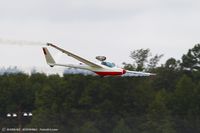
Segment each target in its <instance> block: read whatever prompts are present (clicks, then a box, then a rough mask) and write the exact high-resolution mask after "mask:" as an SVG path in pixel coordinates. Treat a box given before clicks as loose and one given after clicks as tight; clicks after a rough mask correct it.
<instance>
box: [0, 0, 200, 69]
mask: <svg viewBox="0 0 200 133" xmlns="http://www.w3.org/2000/svg"><path fill="white" fill-rule="evenodd" d="M199 7H200V1H199V0H0V38H3V39H15V40H27V41H41V42H53V43H55V44H58V45H59V46H61V47H63V48H65V49H66V50H69V51H72V52H75V53H78V54H79V55H81V56H83V57H86V58H88V59H90V60H92V61H94V60H95V58H94V57H95V56H97V55H105V56H107V58H108V60H111V61H113V62H116V63H117V64H118V65H119V66H121V64H122V62H131V59H130V57H129V55H130V51H132V50H135V49H139V48H150V49H151V51H152V53H154V54H155V53H158V54H164V55H165V56H164V58H163V60H162V61H163V62H164V61H165V60H166V59H168V58H170V57H175V58H177V59H180V58H181V56H182V55H183V54H184V53H186V52H187V50H188V49H189V48H192V47H193V46H194V45H195V44H196V43H199V42H200V8H199ZM51 51H52V49H51ZM52 52H53V54H54V55H55V54H57V53H56V51H55V50H54V51H52ZM56 56H57V55H56ZM0 62H1V66H36V67H37V66H40V67H41V66H42V67H48V66H47V65H46V63H45V60H44V57H43V53H42V51H41V46H16V45H15V46H14V45H0ZM60 62H61V63H73V60H71V59H70V58H68V57H67V56H65V55H63V56H62V57H61V59H60Z"/></svg>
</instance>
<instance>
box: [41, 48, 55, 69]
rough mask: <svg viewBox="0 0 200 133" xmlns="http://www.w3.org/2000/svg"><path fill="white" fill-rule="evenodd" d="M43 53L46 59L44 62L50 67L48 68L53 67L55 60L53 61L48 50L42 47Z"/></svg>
mask: <svg viewBox="0 0 200 133" xmlns="http://www.w3.org/2000/svg"><path fill="white" fill-rule="evenodd" d="M42 49H43V52H44V55H45V59H46V62H47V64H48V65H49V66H50V67H53V66H54V65H55V64H56V62H55V60H54V59H53V57H52V56H51V54H50V52H49V50H48V49H47V48H46V47H43V48H42Z"/></svg>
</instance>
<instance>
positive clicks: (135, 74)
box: [123, 70, 156, 77]
mask: <svg viewBox="0 0 200 133" xmlns="http://www.w3.org/2000/svg"><path fill="white" fill-rule="evenodd" d="M155 75H156V74H154V73H147V72H138V71H129V70H126V74H124V75H123V76H130V77H131V76H133V77H145V76H155Z"/></svg>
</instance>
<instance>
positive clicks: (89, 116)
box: [0, 44, 200, 133]
mask: <svg viewBox="0 0 200 133" xmlns="http://www.w3.org/2000/svg"><path fill="white" fill-rule="evenodd" d="M150 55H152V54H151V53H150V50H149V49H140V50H136V51H132V52H131V55H130V57H131V58H132V59H133V60H134V62H133V63H123V64H124V67H125V68H126V69H129V70H141V71H142V70H147V71H149V72H154V73H156V74H157V75H156V76H152V77H104V78H102V77H98V76H89V75H88V76H84V75H79V74H75V75H70V74H65V75H63V77H60V76H59V75H50V76H47V75H45V74H42V73H34V74H31V75H26V74H24V73H14V74H6V73H5V74H3V75H1V76H0V128H3V127H18V126H19V123H20V124H21V126H22V127H26V128H28V127H29V128H55V129H59V131H57V132H60V133H199V132H200V125H199V123H200V102H199V101H200V80H199V79H200V44H197V45H195V46H194V47H193V48H191V49H189V50H188V52H187V53H186V54H184V55H183V56H182V59H181V60H176V59H174V58H170V59H168V60H167V61H166V62H165V63H164V64H162V65H161V66H159V67H158V66H157V64H158V61H159V60H160V58H161V57H162V56H163V55H155V56H150ZM13 112H15V113H16V114H18V115H20V114H22V113H23V112H32V114H33V116H32V117H21V119H20V121H19V119H18V118H8V117H7V116H6V115H7V114H8V113H13Z"/></svg>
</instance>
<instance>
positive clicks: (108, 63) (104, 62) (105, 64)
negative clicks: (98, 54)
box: [101, 61, 116, 68]
mask: <svg viewBox="0 0 200 133" xmlns="http://www.w3.org/2000/svg"><path fill="white" fill-rule="evenodd" d="M101 64H102V65H104V66H107V67H110V68H112V67H115V66H116V65H115V64H114V63H110V62H107V61H103V62H101Z"/></svg>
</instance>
